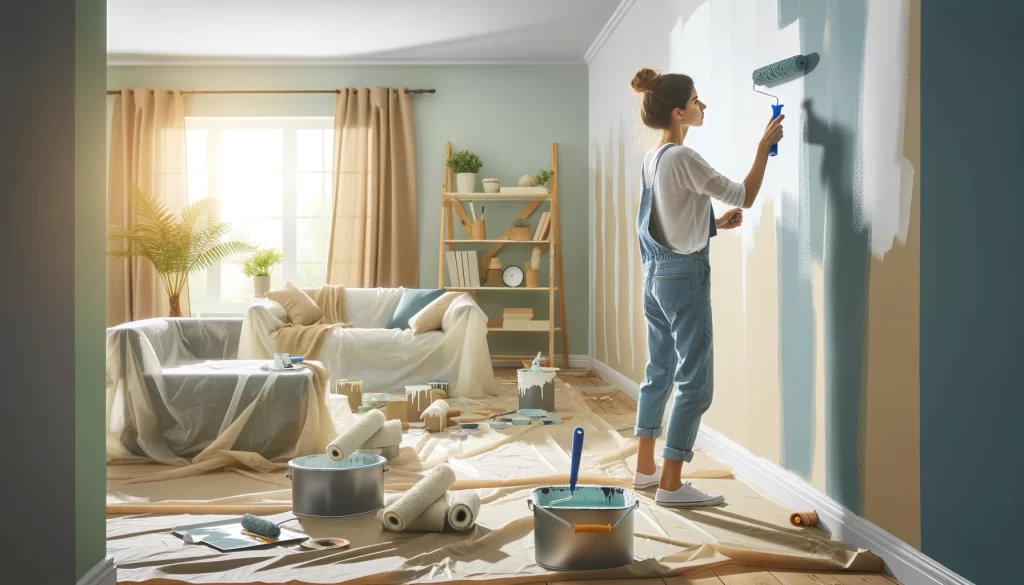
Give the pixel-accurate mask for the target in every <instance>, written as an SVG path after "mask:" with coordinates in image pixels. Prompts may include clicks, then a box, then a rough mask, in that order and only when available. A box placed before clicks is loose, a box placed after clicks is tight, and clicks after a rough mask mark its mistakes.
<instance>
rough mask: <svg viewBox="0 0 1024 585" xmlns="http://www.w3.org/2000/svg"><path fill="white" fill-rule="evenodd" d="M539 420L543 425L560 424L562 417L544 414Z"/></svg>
mask: <svg viewBox="0 0 1024 585" xmlns="http://www.w3.org/2000/svg"><path fill="white" fill-rule="evenodd" d="M540 422H541V424H545V425H557V424H562V419H560V418H558V417H557V416H545V417H544V418H542V419H540Z"/></svg>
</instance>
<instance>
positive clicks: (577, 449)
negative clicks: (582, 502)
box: [569, 427, 583, 495]
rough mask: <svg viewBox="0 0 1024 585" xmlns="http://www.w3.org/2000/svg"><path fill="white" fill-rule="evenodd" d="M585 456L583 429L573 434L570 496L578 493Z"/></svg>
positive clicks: (578, 428) (579, 428) (577, 429)
mask: <svg viewBox="0 0 1024 585" xmlns="http://www.w3.org/2000/svg"><path fill="white" fill-rule="evenodd" d="M582 456H583V427H576V430H575V431H573V432H572V467H571V468H570V469H569V495H572V494H573V492H575V491H576V479H577V478H578V477H579V475H580V457H582Z"/></svg>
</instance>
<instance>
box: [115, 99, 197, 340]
mask: <svg viewBox="0 0 1024 585" xmlns="http://www.w3.org/2000/svg"><path fill="white" fill-rule="evenodd" d="M109 171H110V172H109V175H108V179H107V219H108V225H117V226H121V227H125V228H128V227H132V226H134V225H135V210H134V209H133V205H132V193H133V191H134V189H135V185H136V184H137V185H138V186H139V187H140V188H141V189H142V190H143V191H145V192H146V193H150V194H152V195H154V196H155V197H157V198H158V199H159V200H161V201H163V202H164V203H165V204H166V205H167V208H168V210H169V211H170V212H171V213H174V214H180V213H181V211H182V210H183V209H184V208H185V207H186V206H187V205H188V187H187V186H188V183H187V178H186V175H185V104H184V101H183V97H182V95H181V92H180V91H168V90H164V89H157V90H154V89H125V90H122V91H121V93H119V94H117V95H116V96H115V97H114V116H113V122H112V124H111V129H110V169H109ZM180 302H181V314H182V316H185V317H188V316H189V315H190V311H189V302H188V286H186V287H185V289H184V290H183V291H182V294H181V299H180ZM168 314H170V304H169V299H168V298H167V294H166V293H165V292H164V287H163V284H161V282H160V277H159V275H158V274H157V272H156V270H154V269H153V264H152V263H150V261H149V260H146V259H145V258H110V257H108V258H107V325H108V326H112V325H118V324H121V323H126V322H128V321H135V320H138V319H146V318H150V317H166V316H167V315H168Z"/></svg>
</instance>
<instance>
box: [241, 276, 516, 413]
mask: <svg viewBox="0 0 1024 585" xmlns="http://www.w3.org/2000/svg"><path fill="white" fill-rule="evenodd" d="M303 290H304V291H305V292H306V293H307V294H310V295H311V296H312V295H314V294H315V292H316V289H303ZM403 290H404V289H402V288H346V289H345V293H344V294H345V301H344V303H345V311H344V315H345V323H346V324H347V327H345V328H340V329H335V330H333V331H331V332H330V333H329V334H328V335H327V337H326V338H325V340H324V342H323V345H322V346H321V349H320V355H319V356H318V358H317V359H318V361H320V362H322V363H323V364H324V366H326V368H327V370H328V372H330V376H331V383H332V385H333V383H334V381H335V380H339V379H342V378H356V379H360V380H362V381H363V393H364V394H366V393H376V392H399V391H402V389H403V388H404V387H405V386H407V385H412V384H426V383H427V382H428V381H430V380H450V381H451V383H452V385H451V392H452V394H453V395H455V396H467V397H479V396H483V395H484V394H485V393H487V392H488V391H491V392H493V391H494V390H495V389H496V384H497V382H496V381H495V379H494V372H493V370H492V368H491V356H490V350H489V349H488V345H487V315H486V314H485V313H484V312H483V310H482V309H481V308H480V307H479V305H477V304H476V301H475V300H473V297H471V296H470V295H468V294H465V295H462V296H460V297H459V298H458V299H456V300H455V302H453V303H452V304H451V306H449V307H448V309H447V311H446V312H445V314H444V319H443V323H442V329H441V330H440V331H430V332H426V333H420V334H413V332H412V331H411V330H409V329H387V328H386V327H387V324H388V320H389V319H390V318H391V315H392V314H393V313H394V311H395V307H397V306H398V303H399V301H400V300H401V298H402V292H403ZM287 325H288V315H287V312H286V311H285V309H284V307H282V306H281V305H280V304H278V303H276V302H274V301H270V300H261V301H258V302H256V303H254V304H253V305H251V306H250V307H249V309H248V310H247V311H246V313H245V317H244V319H243V322H242V331H241V339H240V340H239V345H238V357H239V359H270V358H271V357H272V356H273V354H274V352H275V346H274V340H275V335H276V332H277V331H278V330H279V329H281V328H282V327H285V326H287Z"/></svg>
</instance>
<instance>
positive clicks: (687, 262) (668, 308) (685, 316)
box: [635, 144, 718, 461]
mask: <svg viewBox="0 0 1024 585" xmlns="http://www.w3.org/2000/svg"><path fill="white" fill-rule="evenodd" d="M672 146H674V145H673V144H668V145H665V146H664V147H662V148H661V150H659V151H658V152H657V154H656V155H655V161H654V172H655V175H656V174H657V169H658V163H659V162H660V161H661V156H662V155H663V154H665V151H666V150H668V149H669V148H671V147H672ZM650 182H651V184H652V185H653V183H654V177H651V181H650ZM641 184H642V187H643V193H642V195H641V196H640V212H639V214H637V219H636V231H637V235H638V236H639V238H640V257H641V259H642V260H643V266H644V282H643V287H644V288H643V302H644V315H645V316H646V317H647V350H648V354H649V357H648V361H647V370H646V376H645V377H644V381H643V383H642V384H641V385H640V400H639V402H638V403H637V415H636V429H635V433H636V436H637V437H659V436H661V421H662V419H663V418H664V414H665V405H666V403H667V402H668V398H669V390H670V389H671V388H672V387H674V388H675V402H674V404H673V406H672V413H671V415H670V417H669V423H668V435H667V436H666V437H665V449H664V452H663V456H664V457H665V458H666V459H675V460H682V461H690V460H691V459H693V443H694V441H695V440H696V439H697V430H698V429H699V428H700V418H701V415H703V414H704V413H705V412H707V410H708V407H710V406H711V397H712V393H713V388H714V383H713V379H714V349H713V347H712V342H711V338H712V335H711V265H710V263H709V261H708V246H705V247H704V249H702V250H701V251H699V252H694V253H693V254H677V253H675V252H673V251H671V250H669V249H668V248H666V247H665V246H663V245H661V244H660V243H658V241H657V240H655V239H654V237H653V236H652V235H651V213H652V207H653V195H654V188H653V187H652V186H648V181H647V177H646V175H645V173H644V172H643V171H642V172H641ZM717 232H718V230H717V228H716V226H715V214H714V210H712V211H711V228H710V232H709V236H710V237H713V236H715V235H716V234H717ZM710 237H709V244H710Z"/></svg>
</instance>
